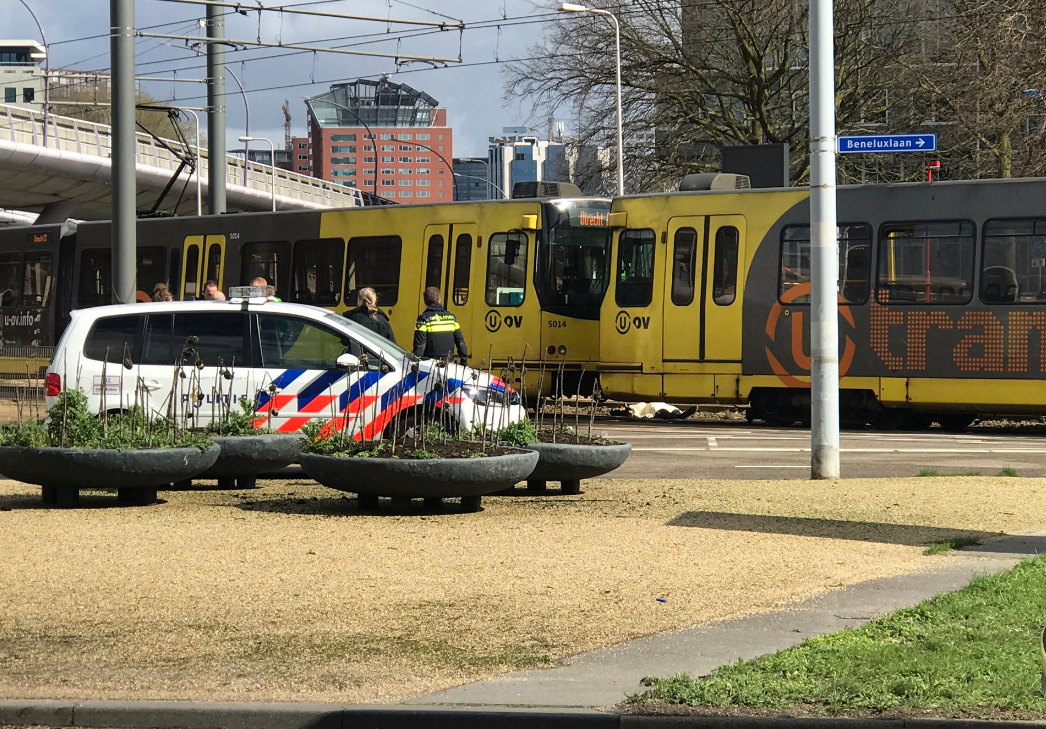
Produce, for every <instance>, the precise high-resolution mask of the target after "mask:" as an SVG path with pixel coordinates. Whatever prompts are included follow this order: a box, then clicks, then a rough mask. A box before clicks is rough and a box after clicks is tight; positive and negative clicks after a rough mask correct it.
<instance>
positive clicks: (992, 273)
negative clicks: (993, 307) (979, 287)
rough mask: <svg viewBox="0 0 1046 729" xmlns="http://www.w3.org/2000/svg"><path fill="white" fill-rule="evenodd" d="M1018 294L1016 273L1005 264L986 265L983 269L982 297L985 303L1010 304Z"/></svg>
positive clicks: (1018, 287)
mask: <svg viewBox="0 0 1046 729" xmlns="http://www.w3.org/2000/svg"><path fill="white" fill-rule="evenodd" d="M1019 295H1020V286H1019V285H1018V284H1017V274H1016V273H1015V272H1014V271H1013V269H1012V268H1007V267H1006V266H988V267H987V268H985V269H984V286H983V293H982V298H983V300H984V303H986V304H1012V303H1013V302H1015V301H1017V297H1018V296H1019Z"/></svg>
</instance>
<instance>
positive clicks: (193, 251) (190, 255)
mask: <svg viewBox="0 0 1046 729" xmlns="http://www.w3.org/2000/svg"><path fill="white" fill-rule="evenodd" d="M199 273H200V247H199V246H196V245H191V246H189V247H188V248H187V249H186V251H185V290H184V291H183V292H182V301H194V300H195V299H196V294H197V291H196V284H197V281H196V277H197V276H198V275H199Z"/></svg>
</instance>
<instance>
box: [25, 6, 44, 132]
mask: <svg viewBox="0 0 1046 729" xmlns="http://www.w3.org/2000/svg"><path fill="white" fill-rule="evenodd" d="M19 1H20V2H21V3H22V5H24V6H25V9H26V10H28V11H29V14H30V15H32V16H33V22H34V23H36V29H37V30H39V31H40V40H42V41H43V42H44V146H45V147H46V146H47V112H48V110H49V109H50V107H51V103H50V102H51V49H50V47H49V46H48V45H47V33H45V32H44V26H42V25H40V19H39V18H37V17H36V13H34V12H33V9H32V8H31V7H29V3H28V2H26V0H19Z"/></svg>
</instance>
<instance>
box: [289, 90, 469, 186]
mask: <svg viewBox="0 0 1046 729" xmlns="http://www.w3.org/2000/svg"><path fill="white" fill-rule="evenodd" d="M305 107H306V111H307V117H308V119H307V122H308V127H309V153H310V155H311V174H312V175H313V176H314V177H320V178H322V179H324V180H330V181H331V182H336V183H340V184H342V185H346V186H348V187H356V188H359V189H360V190H364V191H366V192H376V194H377V195H379V196H381V197H384V198H388V199H390V200H393V201H395V202H398V203H412V202H440V201H443V202H450V201H451V200H453V199H454V184H453V180H454V177H453V174H452V172H453V168H452V166H451V160H452V159H453V155H454V149H453V140H452V137H453V134H452V130H451V128H450V127H448V126H447V110H446V109H443V108H440V107H439V106H438V102H437V101H436V100H435V99H434V98H432V97H431V96H429V95H428V94H426V93H424V92H421V91H418V90H416V89H413V88H411V87H410V86H407V85H406V84H395V83H390V82H389V81H387V80H385V79H380V80H378V81H372V80H370V79H358V80H356V81H353V82H351V83H343V84H335V85H334V86H331V89H330V91H328V92H326V93H323V94H320V95H318V96H314V97H312V98H310V99H308V100H307V101H306V102H305ZM297 152H298V150H295V156H296V157H297ZM296 164H297V160H296Z"/></svg>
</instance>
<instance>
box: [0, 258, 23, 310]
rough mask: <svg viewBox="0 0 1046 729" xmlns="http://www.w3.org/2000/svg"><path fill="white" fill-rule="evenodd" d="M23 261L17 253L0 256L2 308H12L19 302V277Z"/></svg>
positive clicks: (0, 300)
mask: <svg viewBox="0 0 1046 729" xmlns="http://www.w3.org/2000/svg"><path fill="white" fill-rule="evenodd" d="M21 268H22V261H21V260H20V259H19V257H18V254H17V253H5V254H3V255H0V307H3V308H5V309H7V308H9V307H12V306H14V305H15V303H16V302H17V301H18V277H19V275H20V274H21Z"/></svg>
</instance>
